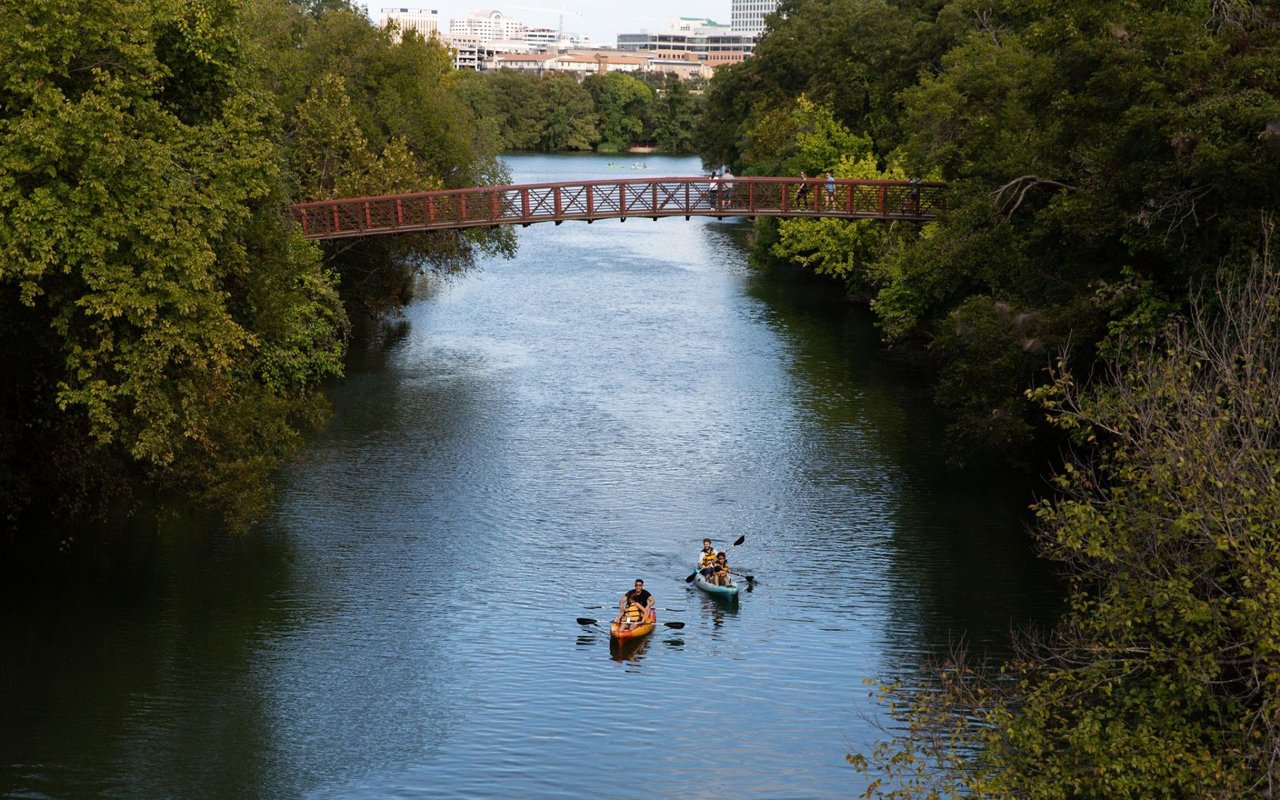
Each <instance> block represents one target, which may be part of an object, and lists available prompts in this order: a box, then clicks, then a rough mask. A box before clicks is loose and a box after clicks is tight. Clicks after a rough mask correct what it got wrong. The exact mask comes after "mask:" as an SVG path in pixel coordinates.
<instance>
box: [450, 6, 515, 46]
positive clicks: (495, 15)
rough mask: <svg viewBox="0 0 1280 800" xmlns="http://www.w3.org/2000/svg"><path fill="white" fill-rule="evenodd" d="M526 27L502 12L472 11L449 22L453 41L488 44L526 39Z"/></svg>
mask: <svg viewBox="0 0 1280 800" xmlns="http://www.w3.org/2000/svg"><path fill="white" fill-rule="evenodd" d="M524 31H525V26H524V23H522V22H521V21H520V20H518V19H514V18H512V17H508V16H507V15H506V14H503V13H502V12H501V11H472V12H471V13H470V14H468V15H466V16H465V17H463V18H462V19H451V20H449V36H450V38H453V39H466V40H474V41H479V42H482V43H488V42H493V41H498V40H504V39H506V40H510V39H520V40H523V39H524Z"/></svg>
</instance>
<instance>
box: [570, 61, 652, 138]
mask: <svg viewBox="0 0 1280 800" xmlns="http://www.w3.org/2000/svg"><path fill="white" fill-rule="evenodd" d="M582 85H583V88H585V89H586V90H587V92H589V93H590V95H591V99H592V101H593V102H594V104H595V110H596V130H597V131H598V133H599V138H600V145H601V146H602V147H606V148H608V149H611V150H615V151H616V150H623V149H625V148H627V147H628V146H630V145H631V144H632V143H633V142H635V141H637V140H638V139H639V138H640V137H641V136H642V135H643V134H644V128H645V116H646V114H647V113H648V110H649V105H650V103H651V102H652V101H653V92H652V91H651V90H650V89H649V87H648V85H646V84H645V82H644V81H642V80H640V79H638V78H634V77H632V76H630V75H627V74H626V73H622V72H610V73H608V74H607V75H588V76H587V78H586V79H585V80H584V81H583V82H582Z"/></svg>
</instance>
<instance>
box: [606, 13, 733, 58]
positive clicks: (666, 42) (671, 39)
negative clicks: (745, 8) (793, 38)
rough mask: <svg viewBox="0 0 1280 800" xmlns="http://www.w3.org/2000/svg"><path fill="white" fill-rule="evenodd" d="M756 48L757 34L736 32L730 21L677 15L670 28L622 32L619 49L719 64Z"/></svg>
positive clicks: (669, 25) (619, 37)
mask: <svg viewBox="0 0 1280 800" xmlns="http://www.w3.org/2000/svg"><path fill="white" fill-rule="evenodd" d="M754 48H755V35H754V34H750V35H749V34H742V33H735V32H733V29H732V27H731V26H729V25H724V24H721V23H719V22H715V21H714V20H709V19H703V18H701V17H677V18H676V19H673V20H671V21H670V23H669V24H668V25H667V29H666V30H663V31H657V32H651V31H647V30H644V31H641V32H639V33H620V34H618V49H619V50H626V51H628V52H643V53H650V54H654V55H661V56H662V57H663V58H664V59H667V60H670V59H671V58H672V57H674V58H677V59H686V58H688V57H690V56H692V57H693V58H694V59H695V60H697V61H700V62H703V63H705V64H707V65H708V66H712V67H718V66H720V65H722V64H733V63H736V62H739V61H742V60H743V59H744V58H746V57H747V56H749V55H750V54H751V51H752V50H753V49H754Z"/></svg>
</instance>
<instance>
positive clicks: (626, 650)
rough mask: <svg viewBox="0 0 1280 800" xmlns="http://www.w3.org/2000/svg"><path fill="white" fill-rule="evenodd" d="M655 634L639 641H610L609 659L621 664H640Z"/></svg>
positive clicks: (643, 637) (612, 639)
mask: <svg viewBox="0 0 1280 800" xmlns="http://www.w3.org/2000/svg"><path fill="white" fill-rule="evenodd" d="M652 638H653V634H650V635H648V636H641V637H640V638H638V639H614V638H610V639H609V658H611V659H613V660H614V661H617V662H619V663H627V664H639V663H640V661H641V660H643V659H644V654H645V651H646V650H647V649H649V640H650V639H652Z"/></svg>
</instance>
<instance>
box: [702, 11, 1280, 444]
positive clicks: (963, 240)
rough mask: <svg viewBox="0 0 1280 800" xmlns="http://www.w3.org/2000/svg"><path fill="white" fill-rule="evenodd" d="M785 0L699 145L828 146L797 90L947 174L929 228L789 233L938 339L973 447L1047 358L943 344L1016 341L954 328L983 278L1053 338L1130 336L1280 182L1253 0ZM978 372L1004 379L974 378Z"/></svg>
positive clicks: (733, 72) (896, 152)
mask: <svg viewBox="0 0 1280 800" xmlns="http://www.w3.org/2000/svg"><path fill="white" fill-rule="evenodd" d="M780 11H782V12H784V13H782V14H780V15H779V16H778V17H776V18H774V19H773V20H772V22H771V27H770V29H769V30H768V32H767V34H766V36H765V37H764V39H763V40H762V41H761V42H760V45H759V47H758V49H757V57H756V58H753V59H752V60H751V61H749V62H747V63H745V64H743V65H740V66H737V67H734V68H732V69H726V70H721V71H720V72H718V73H717V76H716V78H715V79H714V80H713V81H712V84H711V86H710V88H709V90H708V93H707V113H706V117H705V122H704V127H703V135H704V136H705V137H706V145H705V150H704V159H707V160H709V161H711V162H712V163H716V162H723V163H729V164H733V165H734V166H735V167H741V169H740V170H739V171H740V172H742V173H743V174H765V173H776V172H779V171H783V172H784V174H785V173H791V174H794V173H795V172H797V171H798V170H800V169H805V170H807V171H810V172H811V173H812V171H813V170H816V169H822V168H825V167H824V165H821V162H823V161H824V160H828V159H824V158H823V157H822V156H821V155H817V157H800V156H798V155H797V153H799V152H800V150H801V149H802V147H801V145H800V136H799V129H800V128H801V127H802V126H801V123H800V121H799V119H800V117H803V116H804V115H805V109H804V108H803V107H802V106H801V105H799V102H798V101H797V100H795V99H794V98H796V97H801V96H803V98H805V99H807V100H809V101H812V102H813V104H814V105H815V106H816V107H817V108H826V109H827V113H829V115H830V117H831V119H832V120H834V121H839V122H840V123H842V124H843V125H844V126H845V127H846V129H847V130H851V131H863V132H866V133H867V134H869V135H870V137H871V139H872V143H871V145H870V149H871V151H872V152H873V153H874V154H875V157H876V160H877V163H878V164H879V165H880V167H881V168H882V169H884V168H887V167H889V166H891V165H901V166H902V169H903V172H904V173H905V174H908V175H913V176H921V177H923V176H926V175H928V176H932V177H938V178H941V179H944V180H946V181H948V183H949V184H950V192H949V197H948V214H947V216H946V218H945V219H944V220H942V221H941V222H940V223H939V224H937V225H932V226H929V227H928V228H926V229H924V230H922V231H920V235H918V236H913V235H911V234H910V233H909V232H906V231H900V232H896V233H895V234H894V235H891V236H886V237H885V239H884V241H883V242H882V243H881V244H880V245H879V246H875V247H870V246H868V243H867V242H866V241H865V240H863V239H861V238H858V237H852V236H847V237H840V238H837V237H833V236H831V235H829V233H820V232H819V231H817V230H815V231H812V232H809V233H806V234H805V235H798V236H797V235H793V236H791V237H790V239H791V241H788V242H786V244H784V245H783V246H782V247H781V248H776V249H775V252H774V253H773V255H774V256H775V257H779V258H786V259H788V260H794V261H797V262H799V263H804V264H806V265H809V266H811V267H813V268H814V269H816V270H819V271H822V272H826V273H830V274H842V275H853V276H855V280H853V281H851V282H850V284H849V285H850V289H851V291H853V292H855V293H857V294H859V295H863V294H866V295H869V296H870V300H871V303H872V305H873V307H874V309H875V311H876V314H877V315H878V317H879V318H880V320H881V324H882V325H883V327H884V330H885V333H886V338H887V339H889V340H890V341H891V342H893V343H895V344H899V345H906V346H913V347H914V348H916V349H917V350H923V349H924V348H926V347H929V348H930V349H931V351H932V354H933V355H934V356H935V359H934V360H935V361H936V362H937V363H938V364H939V368H940V369H941V370H942V372H943V373H944V374H943V375H942V384H943V385H941V386H940V387H939V392H938V397H939V400H940V401H942V402H943V403H945V404H946V407H947V410H948V411H949V412H950V413H951V414H952V416H953V418H954V420H955V423H956V424H955V426H954V429H955V430H956V431H957V432H959V431H963V430H970V431H972V432H973V434H974V435H960V436H958V437H957V438H956V442H957V443H958V444H960V445H961V446H962V447H963V448H964V449H965V450H969V449H971V448H974V447H982V446H984V444H983V443H984V442H986V443H991V444H995V443H1013V442H1025V441H1027V437H1026V433H1027V432H1026V430H1025V429H1022V425H1021V423H1019V424H1018V425H1017V426H1016V427H1017V429H1016V430H1007V431H995V430H991V421H992V419H993V417H992V414H993V413H994V414H995V417H994V418H996V419H999V418H1004V417H1005V416H1006V415H1005V414H1003V413H1001V411H1000V409H1005V410H1006V411H1012V410H1013V408H1014V407H1016V406H1019V405H1020V404H1021V403H1022V400H1021V397H1020V395H1021V389H1023V388H1026V387H1027V386H1032V385H1035V383H1036V382H1037V381H1040V380H1043V377H1042V372H1041V369H1040V367H1041V366H1042V362H1041V363H1037V361H1036V360H1034V359H1015V358H1007V359H996V363H999V364H1002V365H1004V368H1006V369H1007V370H1010V371H1009V372H1008V373H1007V374H1001V375H999V376H996V375H992V374H990V371H989V365H987V366H982V365H977V364H972V365H971V364H950V363H947V362H946V361H945V359H950V358H956V359H960V360H962V361H963V360H967V359H970V358H985V357H986V356H989V355H990V354H991V353H992V352H995V351H999V350H1001V349H1002V348H1003V347H1004V346H1005V344H1007V342H1006V341H1005V340H1006V337H1005V336H1004V334H1000V333H999V332H998V331H997V329H996V328H995V327H991V326H985V327H982V328H981V329H982V330H985V331H987V332H989V333H990V334H991V335H993V336H996V337H997V338H996V339H995V340H993V341H990V342H986V343H980V342H977V341H973V342H970V343H969V344H968V345H966V346H959V343H958V342H956V341H954V337H951V336H950V334H949V333H948V331H952V330H954V328H955V325H954V324H953V318H954V317H955V315H956V314H957V313H961V309H962V308H963V307H964V306H965V304H966V303H967V302H968V300H969V298H970V297H973V296H979V297H985V298H990V300H991V301H992V302H999V303H1003V304H1006V305H1008V306H1009V307H1011V308H1016V309H1020V310H1021V311H1020V313H1036V314H1037V315H1039V318H1040V319H1041V320H1042V321H1043V325H1044V327H1043V329H1042V330H1041V331H1040V333H1039V335H1038V338H1039V339H1040V340H1041V341H1043V342H1045V343H1049V344H1050V345H1051V344H1052V343H1054V342H1065V341H1067V340H1068V339H1069V340H1071V341H1072V342H1073V343H1074V344H1075V348H1074V353H1075V355H1076V357H1077V358H1080V359H1084V360H1086V361H1087V360H1088V359H1092V358H1094V357H1095V356H1096V354H1097V353H1100V352H1103V353H1110V352H1113V351H1114V347H1115V342H1116V337H1117V336H1120V335H1122V334H1125V333H1132V332H1136V331H1146V332H1150V331H1152V330H1158V329H1159V328H1160V327H1161V325H1162V323H1163V320H1164V319H1165V317H1166V316H1167V315H1168V314H1169V313H1171V312H1172V311H1174V310H1176V309H1178V308H1180V307H1183V306H1184V305H1185V302H1186V298H1187V292H1188V289H1189V288H1190V287H1192V286H1195V285H1197V284H1198V283H1199V282H1200V281H1201V280H1203V277H1204V276H1205V275H1208V274H1211V272H1212V271H1213V270H1214V269H1215V268H1216V266H1217V265H1218V264H1219V263H1221V262H1222V261H1223V260H1224V259H1231V258H1237V259H1238V258H1239V257H1240V255H1241V251H1242V249H1241V245H1240V244H1239V242H1241V241H1248V240H1249V238H1250V233H1249V232H1250V231H1251V230H1252V227H1253V226H1254V225H1255V224H1256V220H1257V217H1258V214H1259V213H1260V212H1261V211H1263V210H1265V209H1269V208H1274V207H1275V206H1276V204H1277V202H1278V201H1280V197H1278V196H1277V192H1278V191H1280V188H1278V187H1280V134H1276V133H1275V131H1274V130H1273V128H1274V126H1272V127H1268V124H1269V121H1271V120H1276V119H1280V91H1277V88H1276V87H1277V84H1276V78H1275V75H1276V55H1275V54H1276V52H1277V47H1278V46H1280V33H1278V31H1277V20H1276V17H1275V15H1274V14H1273V13H1271V12H1270V11H1264V10H1262V9H1261V8H1260V7H1259V6H1257V5H1255V4H1248V3H1242V4H1232V3H1215V4H1204V3H1200V2H1180V3H1171V4H1160V5H1150V4H1146V5H1144V4H1137V3H1127V2H1107V3H1100V4H1099V3H1090V4H1078V3H1065V2H1048V1H1046V2H1038V3H1032V4H1027V3H1014V2H1007V1H1006V0H1002V1H1001V2H997V3H985V4H983V3H974V2H972V1H971V0H952V1H951V2H934V3H914V2H907V3H894V4H886V3H883V2H881V1H880V0H856V1H855V2H834V0H790V2H786V3H784V4H783V5H782V6H780ZM817 138H818V139H819V140H820V141H821V140H826V141H832V140H833V137H832V135H831V134H829V133H828V134H826V135H825V136H818V137H817ZM808 149H809V150H810V152H813V148H808ZM800 230H803V229H800ZM855 265H856V266H855ZM969 310H972V308H970V309H969ZM939 339H941V340H942V341H941V342H939V341H938V340H939ZM948 339H951V341H948ZM944 354H945V355H944ZM948 372H951V374H946V373H948ZM966 374H967V375H970V376H972V377H974V378H979V377H981V378H982V379H983V380H988V381H989V386H990V385H998V386H1001V387H1004V390H1007V391H1009V392H1010V394H1008V395H1007V396H1005V397H1003V398H997V397H996V396H995V395H994V394H992V393H991V391H990V389H989V387H988V388H984V387H964V386H961V385H959V381H961V380H964V378H962V376H964V375H966ZM1022 416H1023V415H1021V414H1018V415H1009V416H1008V418H1009V419H1013V418H1015V417H1016V418H1019V419H1020V418H1021V417H1022Z"/></svg>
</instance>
